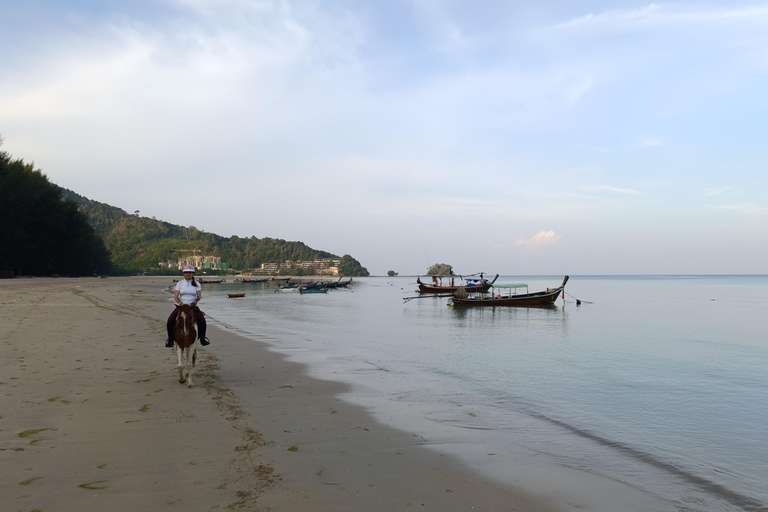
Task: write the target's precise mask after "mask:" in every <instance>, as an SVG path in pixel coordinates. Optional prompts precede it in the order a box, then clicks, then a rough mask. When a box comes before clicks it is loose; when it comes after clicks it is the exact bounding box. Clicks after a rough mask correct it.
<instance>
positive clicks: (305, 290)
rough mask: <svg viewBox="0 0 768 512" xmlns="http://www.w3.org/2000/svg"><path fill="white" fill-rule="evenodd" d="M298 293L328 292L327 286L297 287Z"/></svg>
mask: <svg viewBox="0 0 768 512" xmlns="http://www.w3.org/2000/svg"><path fill="white" fill-rule="evenodd" d="M299 293H301V294H304V293H328V288H299Z"/></svg>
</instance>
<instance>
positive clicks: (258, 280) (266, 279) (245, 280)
mask: <svg viewBox="0 0 768 512" xmlns="http://www.w3.org/2000/svg"><path fill="white" fill-rule="evenodd" d="M265 281H269V278H268V277H265V278H263V279H246V278H243V279H241V280H240V282H241V283H250V284H257V283H263V282H265Z"/></svg>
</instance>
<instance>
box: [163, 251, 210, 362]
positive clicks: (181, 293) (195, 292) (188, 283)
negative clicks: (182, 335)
mask: <svg viewBox="0 0 768 512" xmlns="http://www.w3.org/2000/svg"><path fill="white" fill-rule="evenodd" d="M182 272H183V274H184V279H182V280H181V281H179V282H178V283H176V291H174V292H173V301H174V302H175V303H176V304H178V305H179V306H181V305H182V304H189V305H190V306H192V310H193V311H194V312H195V319H196V320H197V330H198V338H200V344H201V345H202V346H206V345H209V344H210V343H211V342H210V341H208V338H206V337H205V329H206V327H207V326H206V323H205V316H204V315H203V312H202V311H200V308H198V307H197V303H198V302H200V298H201V297H202V296H203V287H202V286H200V283H198V282H197V281H195V267H193V266H192V265H184V268H183V269H182ZM178 312H179V311H178V308H173V313H171V316H169V317H168V324H167V325H166V327H167V328H168V339H167V340H166V342H165V346H166V347H168V348H173V343H174V341H173V328H174V326H175V325H176V315H177V314H178Z"/></svg>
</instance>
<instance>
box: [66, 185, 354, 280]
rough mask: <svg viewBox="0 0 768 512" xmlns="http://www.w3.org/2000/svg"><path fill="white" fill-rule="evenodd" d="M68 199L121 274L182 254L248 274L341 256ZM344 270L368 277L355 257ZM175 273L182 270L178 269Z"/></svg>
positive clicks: (154, 267)
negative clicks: (199, 255) (203, 257)
mask: <svg viewBox="0 0 768 512" xmlns="http://www.w3.org/2000/svg"><path fill="white" fill-rule="evenodd" d="M62 197H63V199H65V200H69V201H74V202H75V203H77V205H78V206H79V209H80V211H81V212H82V213H84V214H85V215H86V216H87V218H88V223H89V224H90V225H91V226H93V228H94V229H95V230H96V232H97V233H98V234H99V235H100V236H101V237H102V239H103V240H104V244H105V245H106V247H107V249H108V250H109V251H110V253H111V256H112V263H113V264H114V265H115V268H116V269H117V270H118V271H121V272H131V273H133V272H148V273H157V272H158V271H160V269H159V267H158V262H161V261H166V260H170V259H176V258H178V257H179V255H180V254H181V252H180V251H185V250H186V251H191V250H193V249H194V250H200V251H202V254H206V255H213V256H220V257H221V259H222V261H224V262H227V263H229V266H230V268H234V269H238V270H248V269H252V268H256V267H259V266H260V265H261V264H262V263H280V262H283V261H285V260H292V261H306V260H314V259H317V258H338V257H339V256H337V255H335V254H331V253H329V252H326V251H319V250H316V249H312V248H311V247H308V246H307V245H305V244H304V243H302V242H287V241H285V240H280V239H276V238H256V237H253V236H252V237H250V238H240V237H237V236H232V237H229V238H225V237H222V236H219V235H216V234H214V233H206V232H205V231H200V230H199V229H197V228H195V227H194V226H188V227H185V226H178V225H176V224H171V223H169V222H163V221H161V220H157V219H155V218H149V217H141V216H139V212H135V213H134V214H130V213H128V212H126V211H125V210H121V209H120V208H116V207H114V206H111V205H108V204H105V203H100V202H98V201H93V200H91V199H88V198H86V197H83V196H81V195H79V194H76V193H75V192H73V191H71V190H67V189H62ZM339 271H340V272H341V273H342V274H343V275H345V276H367V275H368V270H367V269H366V268H365V267H363V266H361V265H360V262H358V261H357V260H356V259H355V258H353V257H352V256H350V255H348V254H346V255H344V256H342V257H341V266H340V268H339ZM173 272H174V273H176V272H178V270H175V269H174V270H173Z"/></svg>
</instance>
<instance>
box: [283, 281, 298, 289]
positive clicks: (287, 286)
mask: <svg viewBox="0 0 768 512" xmlns="http://www.w3.org/2000/svg"><path fill="white" fill-rule="evenodd" d="M295 288H298V287H297V286H296V285H295V284H293V283H286V284H281V285H280V289H281V290H293V289H295Z"/></svg>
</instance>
